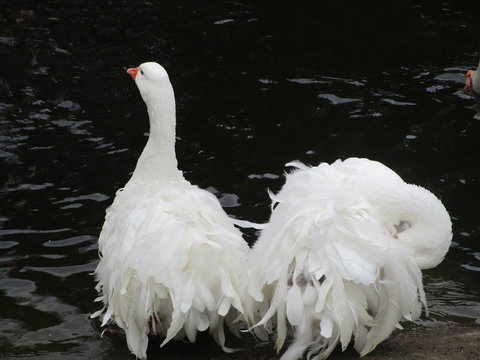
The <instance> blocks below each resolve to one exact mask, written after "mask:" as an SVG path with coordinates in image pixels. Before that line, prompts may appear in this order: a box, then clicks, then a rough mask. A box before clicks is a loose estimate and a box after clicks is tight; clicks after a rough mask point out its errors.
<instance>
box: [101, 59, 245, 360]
mask: <svg viewBox="0 0 480 360" xmlns="http://www.w3.org/2000/svg"><path fill="white" fill-rule="evenodd" d="M127 72H128V73H129V74H130V75H131V76H132V77H133V78H134V79H135V83H136V85H137V87H138V89H139V90H140V94H141V95H142V98H143V100H144V101H145V103H146V105H147V110H148V115H149V118H150V136H149V139H148V142H147V144H146V146H145V148H144V150H143V152H142V154H141V156H140V158H139V159H138V163H137V166H136V168H135V171H134V173H133V175H132V177H131V179H130V180H129V181H128V183H127V184H126V185H125V187H124V188H123V189H121V190H119V191H118V192H117V194H116V197H115V200H114V202H113V204H112V205H111V206H110V207H109V208H108V210H107V214H106V218H105V223H104V225H103V228H102V231H101V234H100V237H99V240H98V243H99V252H100V258H101V259H100V263H99V264H98V267H97V269H96V271H95V275H96V279H97V281H98V284H97V286H96V289H97V290H98V291H99V292H100V297H99V298H98V299H97V300H98V301H103V303H104V304H105V306H104V308H103V309H102V310H101V311H98V312H97V313H95V314H93V315H92V316H93V317H95V316H99V315H101V314H102V313H103V312H104V314H103V325H105V324H106V323H107V322H108V321H109V320H110V319H113V320H114V321H115V322H116V323H117V325H118V326H120V327H121V328H122V329H123V330H124V331H125V334H126V337H127V343H128V347H129V349H130V350H131V352H132V353H133V354H135V356H137V357H138V358H142V359H143V358H145V357H146V349H147V345H148V337H147V335H148V334H149V333H152V334H159V335H163V336H165V340H164V341H163V343H162V346H163V345H164V344H166V343H167V342H168V341H169V340H171V339H172V338H182V337H184V336H186V337H187V338H188V340H190V341H192V342H193V341H195V336H196V333H197V330H198V331H204V330H206V329H209V331H210V333H211V335H212V336H213V337H214V338H215V340H216V341H217V343H218V344H219V345H221V346H222V348H223V349H224V350H228V349H227V348H225V346H224V343H225V335H224V329H223V326H224V320H225V319H230V318H234V317H236V316H237V315H238V313H242V311H243V310H242V305H241V302H240V296H239V294H238V291H237V290H238V286H239V281H240V280H239V278H240V273H241V272H242V271H243V270H244V268H245V264H246V261H247V259H248V254H249V248H248V245H247V244H246V243H245V241H244V240H243V238H242V236H241V233H240V231H239V230H238V229H236V228H235V227H234V225H233V223H232V219H230V218H229V217H228V216H227V215H226V214H225V212H224V211H223V209H222V207H221V205H220V203H219V202H218V200H217V198H216V197H215V196H214V195H212V194H210V193H209V192H207V191H205V190H202V189H199V188H198V187H196V186H192V185H191V184H190V183H189V182H188V181H186V180H185V179H184V178H183V175H182V173H181V171H179V170H178V169H177V160H176V156H175V99H174V94H173V89H172V85H171V84H170V80H169V78H168V75H167V72H166V71H165V70H164V68H163V67H162V66H160V65H159V64H157V63H153V62H147V63H144V64H142V65H140V66H139V67H138V68H131V69H128V70H127ZM228 324H229V326H230V325H231V324H230V322H228Z"/></svg>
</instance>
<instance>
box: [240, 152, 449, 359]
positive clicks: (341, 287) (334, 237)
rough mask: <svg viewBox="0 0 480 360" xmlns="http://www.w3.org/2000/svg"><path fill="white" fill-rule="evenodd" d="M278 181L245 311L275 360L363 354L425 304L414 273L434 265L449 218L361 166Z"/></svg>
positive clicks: (421, 193) (255, 253)
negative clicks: (271, 337)
mask: <svg viewBox="0 0 480 360" xmlns="http://www.w3.org/2000/svg"><path fill="white" fill-rule="evenodd" d="M287 165H291V166H295V167H297V168H298V169H297V170H296V171H294V172H293V173H291V174H288V175H287V179H286V183H285V185H284V186H283V188H282V189H281V191H280V192H279V193H278V194H276V195H271V197H272V201H273V205H272V207H273V211H272V214H271V218H270V221H269V222H268V223H267V224H266V226H265V228H264V229H263V231H262V233H261V236H260V237H259V239H258V241H257V242H256V244H255V245H254V247H253V249H252V252H251V257H250V261H251V262H250V265H249V267H248V274H247V276H246V277H245V283H244V287H245V291H244V296H245V299H244V306H245V313H246V315H247V318H248V321H249V323H250V325H251V326H253V330H254V331H255V333H256V334H257V336H259V337H260V338H264V339H266V338H267V335H268V334H269V333H272V332H274V331H276V334H277V340H276V349H277V351H280V349H281V348H282V347H283V345H284V343H285V341H286V339H287V336H288V333H292V334H293V341H292V343H291V344H290V346H289V347H288V349H287V350H286V352H285V353H284V354H283V356H282V360H294V359H301V358H302V357H303V356H304V354H305V353H306V354H307V358H308V359H316V360H318V359H325V358H327V357H328V355H329V354H330V353H331V351H332V350H333V349H334V348H335V346H336V345H337V344H338V343H339V342H340V343H341V345H342V349H345V348H346V346H347V345H348V344H349V343H350V342H351V341H353V342H354V344H355V345H354V346H355V349H356V350H357V351H358V352H359V353H360V354H361V355H365V354H367V353H368V352H370V351H372V350H373V349H374V348H375V346H376V345H378V344H379V343H380V342H381V341H383V340H384V339H386V338H387V337H388V336H389V335H390V333H391V332H392V331H393V330H394V329H395V327H399V326H400V325H399V321H400V320H401V319H402V318H405V319H409V320H413V319H416V318H418V317H419V316H420V314H421V309H422V304H423V305H424V306H425V307H426V301H425V294H424V290H423V286H422V274H421V270H420V269H424V268H431V267H434V266H436V265H438V264H439V263H440V262H441V261H442V259H443V257H444V256H445V254H446V252H447V251H448V248H449V246H450V243H451V238H452V232H451V221H450V217H449V215H448V213H447V211H446V210H445V208H444V206H443V205H442V203H441V202H440V200H438V199H437V198H436V197H435V196H434V195H433V194H432V193H430V192H429V191H427V190H426V189H424V188H421V187H419V186H415V185H410V184H407V183H405V182H403V180H402V179H401V178H400V177H399V176H398V175H397V174H396V173H395V172H393V171H392V170H390V169H389V168H388V167H386V166H384V165H382V164H381V163H378V162H375V161H370V160H367V159H357V158H350V159H347V160H345V161H340V160H337V161H336V162H335V163H333V164H332V165H328V164H320V165H319V166H317V167H312V168H310V167H307V166H305V165H303V164H301V163H290V164H287Z"/></svg>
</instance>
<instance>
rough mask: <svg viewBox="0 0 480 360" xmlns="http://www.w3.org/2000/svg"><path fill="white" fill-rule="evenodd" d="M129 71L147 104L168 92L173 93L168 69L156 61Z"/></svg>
mask: <svg viewBox="0 0 480 360" xmlns="http://www.w3.org/2000/svg"><path fill="white" fill-rule="evenodd" d="M127 73H128V74H129V75H130V76H131V77H132V78H133V79H134V80H135V84H136V85H137V87H138V90H139V91H140V94H141V95H142V99H143V101H144V102H145V103H146V104H147V106H148V105H149V104H152V103H154V102H157V101H159V100H162V99H163V98H165V96H166V93H173V89H172V84H171V83H170V79H169V77H168V74H167V71H166V70H165V69H164V68H163V67H162V66H161V65H160V64H158V63H156V62H145V63H143V64H141V65H140V66H138V67H135V68H129V69H128V70H127Z"/></svg>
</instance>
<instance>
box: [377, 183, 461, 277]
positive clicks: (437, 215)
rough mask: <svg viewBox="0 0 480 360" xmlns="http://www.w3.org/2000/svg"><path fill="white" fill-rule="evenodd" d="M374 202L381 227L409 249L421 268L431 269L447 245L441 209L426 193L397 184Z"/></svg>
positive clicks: (447, 225)
mask: <svg viewBox="0 0 480 360" xmlns="http://www.w3.org/2000/svg"><path fill="white" fill-rule="evenodd" d="M380 188H381V185H379V186H378V187H377V188H376V189H377V191H378V190H379V189H380ZM380 193H381V192H380ZM377 201H378V204H379V212H380V216H381V217H382V218H383V219H384V221H385V224H386V225H387V226H388V227H389V228H390V230H391V233H392V234H393V235H394V236H395V238H397V239H398V240H399V241H401V242H403V243H404V244H405V245H407V246H408V247H409V248H410V250H411V251H412V253H413V256H414V258H415V260H416V262H417V264H418V265H419V267H420V268H421V269H429V268H432V267H435V266H437V265H438V264H439V263H440V262H441V261H442V260H443V257H444V256H445V254H446V253H447V251H448V248H449V246H450V243H451V239H452V230H451V226H452V225H451V221H450V216H449V215H448V212H447V211H446V210H445V207H444V206H443V204H442V203H441V201H440V200H438V199H437V198H436V197H435V196H434V195H433V194H432V193H431V192H430V191H428V190H426V189H424V188H422V187H420V186H416V185H410V184H405V183H403V184H397V186H395V187H394V188H392V189H391V191H390V193H383V196H382V198H377Z"/></svg>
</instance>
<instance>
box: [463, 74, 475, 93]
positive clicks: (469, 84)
mask: <svg viewBox="0 0 480 360" xmlns="http://www.w3.org/2000/svg"><path fill="white" fill-rule="evenodd" d="M472 72H473V70H468V71H467V74H466V75H465V78H466V80H465V87H464V88H463V89H462V90H463V91H468V89H470V88H471V87H472V78H471V75H472Z"/></svg>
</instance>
